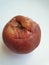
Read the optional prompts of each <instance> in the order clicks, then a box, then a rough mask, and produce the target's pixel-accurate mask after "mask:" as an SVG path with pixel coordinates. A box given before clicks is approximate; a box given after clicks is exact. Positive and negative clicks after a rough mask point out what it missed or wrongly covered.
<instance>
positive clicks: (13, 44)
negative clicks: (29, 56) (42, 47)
mask: <svg viewBox="0 0 49 65" xmlns="http://www.w3.org/2000/svg"><path fill="white" fill-rule="evenodd" d="M2 37H3V41H4V43H5V45H6V46H7V47H8V48H9V49H10V50H12V51H13V52H15V53H21V54H25V53H29V52H31V51H33V50H34V49H35V48H36V47H37V46H38V45H39V43H40V39H41V30H40V27H39V25H38V24H37V23H36V22H34V21H33V20H32V19H31V18H28V17H25V16H22V15H18V16H15V17H13V18H12V19H11V20H10V21H9V22H8V23H7V24H6V25H5V27H4V29H3V34H2Z"/></svg>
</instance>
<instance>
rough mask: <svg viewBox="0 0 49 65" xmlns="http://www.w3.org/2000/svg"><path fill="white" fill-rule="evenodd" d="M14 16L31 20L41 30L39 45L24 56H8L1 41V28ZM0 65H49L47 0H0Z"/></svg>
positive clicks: (48, 14)
mask: <svg viewBox="0 0 49 65" xmlns="http://www.w3.org/2000/svg"><path fill="white" fill-rule="evenodd" d="M16 15H24V16H28V17H30V18H32V19H33V20H35V21H36V22H37V23H38V24H39V25H40V28H41V42H40V45H39V46H38V47H37V48H36V49H35V50H34V51H33V52H31V53H29V54H26V55H25V54H24V55H19V54H15V55H10V54H8V53H7V52H6V51H5V49H4V43H3V41H2V30H3V27H4V26H5V24H6V23H7V22H8V21H9V20H10V19H11V18H13V17H14V16H16ZM0 65H49V0H0Z"/></svg>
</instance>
